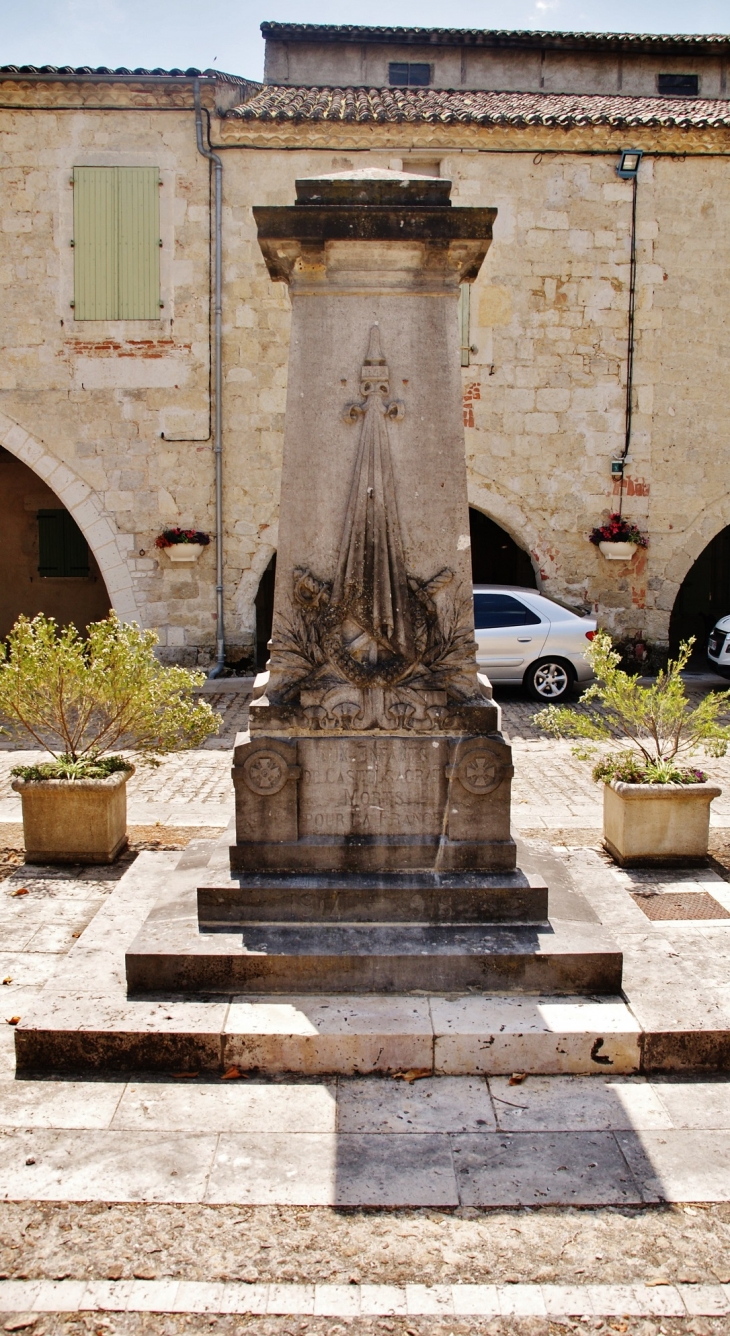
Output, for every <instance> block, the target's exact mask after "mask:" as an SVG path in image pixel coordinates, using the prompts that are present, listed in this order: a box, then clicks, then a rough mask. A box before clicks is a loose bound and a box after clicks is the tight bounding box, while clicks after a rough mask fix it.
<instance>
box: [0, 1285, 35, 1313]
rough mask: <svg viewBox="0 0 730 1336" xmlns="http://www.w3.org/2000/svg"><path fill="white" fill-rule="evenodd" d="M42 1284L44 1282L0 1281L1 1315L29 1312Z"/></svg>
mask: <svg viewBox="0 0 730 1336" xmlns="http://www.w3.org/2000/svg"><path fill="white" fill-rule="evenodd" d="M42 1284H43V1281H42V1280H3V1281H0V1313H22V1312H29V1311H30V1309H31V1308H32V1307H33V1304H34V1302H35V1298H36V1295H37V1294H38V1292H39V1290H40V1288H41V1285H42Z"/></svg>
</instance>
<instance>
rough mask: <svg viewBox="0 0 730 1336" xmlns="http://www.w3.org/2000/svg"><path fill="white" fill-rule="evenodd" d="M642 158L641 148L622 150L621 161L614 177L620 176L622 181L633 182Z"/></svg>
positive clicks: (642, 151)
mask: <svg viewBox="0 0 730 1336" xmlns="http://www.w3.org/2000/svg"><path fill="white" fill-rule="evenodd" d="M643 156H644V150H643V148H625V149H623V150H622V152H621V160H620V162H619V165H618V167H617V168H616V175H617V176H620V177H621V180H622V181H634V180H635V179H636V174H637V172H638V170H639V166H640V164H641V159H642V158H643Z"/></svg>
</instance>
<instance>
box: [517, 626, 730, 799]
mask: <svg viewBox="0 0 730 1336" xmlns="http://www.w3.org/2000/svg"><path fill="white" fill-rule="evenodd" d="M693 645H694V639H692V640H688V641H684V642H683V643H682V644H681V645H680V648H679V654H678V656H677V658H676V659H670V660H669V663H668V664H667V668H666V671H661V672H660V673H659V674H658V676H657V679H656V681H655V682H654V683H652V685H651V686H642V685H641V684H640V681H639V679H638V677H635V676H633V675H630V674H629V673H626V672H624V671H623V669H622V668H620V667H619V664H620V655H619V654H618V653H617V652H616V650H615V649H614V648H613V644H612V641H611V637H610V635H608V633H607V632H606V631H599V632H597V633H596V635H595V636H594V638H593V641H592V642H591V645H590V646H589V648H588V649H587V650H586V657H587V659H588V660H589V662H590V664H591V667H592V668H593V671H594V673H595V677H596V680H595V682H593V683H592V685H591V686H590V687H589V688H588V690H587V691H585V692H584V694H583V698H582V701H581V707H582V708H581V709H580V710H576V709H574V708H571V707H570V706H559V705H548V706H547V708H546V709H544V710H540V711H539V713H538V714H536V715H534V716H533V721H534V723H536V724H537V725H538V726H539V727H540V728H542V729H544V731H545V732H546V733H550V734H551V735H552V736H553V737H557V738H577V739H579V741H578V743H577V744H576V746H575V747H573V755H574V756H578V757H579V758H580V759H581V760H590V759H592V758H593V757H594V756H595V755H596V752H597V751H598V745H597V744H599V743H605V742H612V741H615V740H616V738H617V737H618V738H623V739H624V740H625V743H628V746H624V748H623V749H622V750H620V751H611V752H608V753H606V754H604V755H602V756H601V757H600V759H599V760H598V761H597V763H596V765H595V766H594V769H593V778H594V779H595V780H596V781H603V782H604V783H606V784H610V782H611V780H621V781H623V783H625V784H701V783H703V782H704V780H705V778H706V776H705V774H704V772H703V771H702V770H698V769H695V768H693V767H691V766H689V765H687V764H686V758H687V757H688V756H689V755H690V754H691V753H693V752H696V751H697V750H698V748H700V747H702V748H703V750H704V751H705V752H706V753H707V754H708V755H710V756H724V755H725V752H726V751H727V747H728V742H730V722H728V723H723V722H722V719H723V716H725V717H727V716H728V714H730V691H720V692H716V691H711V692H708V693H707V695H706V696H705V697H704V699H703V700H702V701H701V702H700V704H699V705H697V706H694V707H693V706H692V704H691V703H690V701H689V699H688V697H687V692H686V689H685V685H684V682H683V681H682V678H681V676H680V674H681V672H682V670H683V669H684V668H685V667H686V664H687V661H688V659H689V656H690V654H691V653H692V646H693ZM585 706H588V709H587V710H586V709H585V708H584V707H585ZM683 758H685V764H682V760H683Z"/></svg>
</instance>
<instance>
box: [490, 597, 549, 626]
mask: <svg viewBox="0 0 730 1336" xmlns="http://www.w3.org/2000/svg"><path fill="white" fill-rule="evenodd" d="M539 624H540V618H539V617H538V615H537V613H536V612H533V611H532V608H526V607H525V605H524V603H520V600H519V599H518V598H512V596H511V594H475V595H474V627H475V629H476V630H477V631H488V630H489V629H490V627H495V626H539Z"/></svg>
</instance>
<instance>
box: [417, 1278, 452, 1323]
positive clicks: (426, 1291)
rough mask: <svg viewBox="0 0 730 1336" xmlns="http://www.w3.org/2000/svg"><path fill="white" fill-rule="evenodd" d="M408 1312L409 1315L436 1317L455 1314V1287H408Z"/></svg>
mask: <svg viewBox="0 0 730 1336" xmlns="http://www.w3.org/2000/svg"><path fill="white" fill-rule="evenodd" d="M406 1311H407V1312H408V1313H409V1314H414V1315H416V1314H417V1315H419V1316H427V1317H432V1316H433V1317H436V1316H438V1314H439V1313H453V1312H454V1296H453V1286H451V1285H406Z"/></svg>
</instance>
